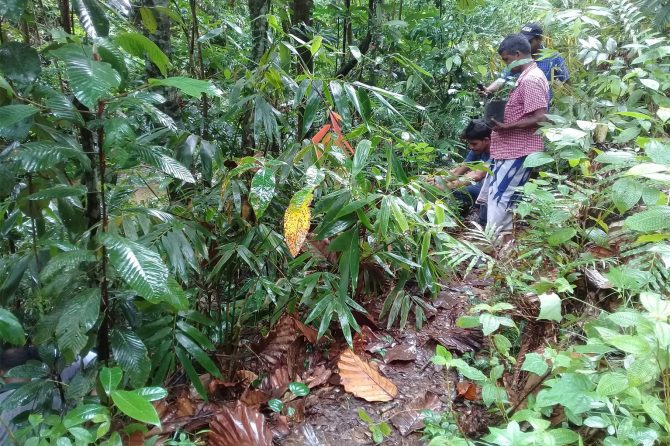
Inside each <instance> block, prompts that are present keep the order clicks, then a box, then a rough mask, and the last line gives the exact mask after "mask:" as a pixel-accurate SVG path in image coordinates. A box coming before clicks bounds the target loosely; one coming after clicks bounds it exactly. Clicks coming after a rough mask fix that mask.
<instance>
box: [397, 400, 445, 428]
mask: <svg viewBox="0 0 670 446" xmlns="http://www.w3.org/2000/svg"><path fill="white" fill-rule="evenodd" d="M440 407H442V403H441V402H440V399H439V398H438V396H437V395H436V394H434V393H432V392H426V393H425V394H424V395H421V396H419V397H417V398H415V399H413V400H412V401H410V402H409V403H407V405H406V406H405V407H404V408H403V409H402V410H401V411H400V412H398V413H397V414H396V415H394V416H393V417H391V423H393V425H394V426H395V427H396V429H398V431H400V434H401V435H402V436H403V437H406V436H407V435H409V434H411V433H412V432H414V431H416V430H418V429H421V428H422V427H423V417H422V415H421V411H423V410H438V409H440Z"/></svg>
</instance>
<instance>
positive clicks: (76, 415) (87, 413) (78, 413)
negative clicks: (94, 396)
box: [63, 404, 109, 429]
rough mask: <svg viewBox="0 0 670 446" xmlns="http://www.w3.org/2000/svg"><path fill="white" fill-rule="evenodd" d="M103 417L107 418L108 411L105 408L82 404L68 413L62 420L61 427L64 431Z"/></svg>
mask: <svg viewBox="0 0 670 446" xmlns="http://www.w3.org/2000/svg"><path fill="white" fill-rule="evenodd" d="M104 416H107V417H109V411H108V410H107V408H106V407H105V406H102V405H100V404H84V405H81V406H77V407H75V408H74V409H72V410H71V411H69V412H68V413H67V415H65V418H64V419H63V425H64V426H65V428H66V429H69V428H71V427H74V426H79V425H80V424H84V423H86V422H87V421H91V420H93V419H94V418H97V417H104Z"/></svg>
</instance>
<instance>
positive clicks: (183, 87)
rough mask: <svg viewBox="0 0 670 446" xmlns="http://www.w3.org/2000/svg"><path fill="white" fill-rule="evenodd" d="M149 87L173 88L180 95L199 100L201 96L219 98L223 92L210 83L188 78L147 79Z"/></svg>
mask: <svg viewBox="0 0 670 446" xmlns="http://www.w3.org/2000/svg"><path fill="white" fill-rule="evenodd" d="M149 85H152V86H163V87H174V88H177V89H178V90H180V91H181V92H182V93H184V94H186V95H188V96H192V97H194V98H198V99H200V97H201V96H202V95H203V94H207V95H210V96H221V95H222V94H223V92H222V91H221V90H220V89H219V88H218V87H217V86H215V85H214V84H212V83H211V82H210V81H203V80H199V79H192V78H190V77H181V76H177V77H168V78H166V79H149Z"/></svg>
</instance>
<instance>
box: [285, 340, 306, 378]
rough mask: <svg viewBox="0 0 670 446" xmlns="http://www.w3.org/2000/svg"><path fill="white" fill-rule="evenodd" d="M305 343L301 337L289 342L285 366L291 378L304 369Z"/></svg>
mask: <svg viewBox="0 0 670 446" xmlns="http://www.w3.org/2000/svg"><path fill="white" fill-rule="evenodd" d="M305 347H306V344H305V341H304V340H303V338H302V337H300V338H298V339H296V340H295V341H293V342H292V343H291V345H290V346H289V348H288V352H287V353H286V366H287V368H288V376H289V378H290V379H291V380H293V379H294V378H295V377H296V376H298V375H300V374H301V373H302V372H303V371H304V370H305V361H306V360H307V349H306V348H305Z"/></svg>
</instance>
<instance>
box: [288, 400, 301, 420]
mask: <svg viewBox="0 0 670 446" xmlns="http://www.w3.org/2000/svg"><path fill="white" fill-rule="evenodd" d="M286 408H287V409H289V408H290V409H293V410H292V411H291V412H293V415H291V416H289V417H288V418H289V419H290V420H291V421H292V422H293V423H301V422H303V421H305V399H304V398H300V399H298V400H293V401H289V402H288V403H286ZM287 411H288V410H287Z"/></svg>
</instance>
